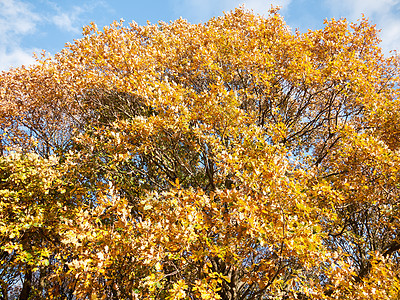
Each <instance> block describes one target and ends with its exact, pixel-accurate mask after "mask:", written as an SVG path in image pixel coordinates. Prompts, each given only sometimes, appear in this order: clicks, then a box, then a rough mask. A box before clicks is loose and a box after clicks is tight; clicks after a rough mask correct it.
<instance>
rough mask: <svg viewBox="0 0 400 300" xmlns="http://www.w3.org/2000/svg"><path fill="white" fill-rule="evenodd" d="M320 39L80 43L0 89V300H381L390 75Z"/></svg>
mask: <svg viewBox="0 0 400 300" xmlns="http://www.w3.org/2000/svg"><path fill="white" fill-rule="evenodd" d="M324 24H325V26H324V28H323V29H321V30H315V31H308V32H307V33H300V32H298V31H295V32H292V31H291V30H290V29H289V28H288V26H287V25H286V24H285V23H284V21H283V19H282V17H281V16H280V15H279V14H278V11H277V10H275V9H272V10H271V11H270V13H269V15H268V17H266V18H265V17H262V16H258V15H255V14H253V13H252V12H250V11H246V10H244V9H236V10H235V11H232V12H229V13H227V14H224V16H222V17H218V18H213V19H211V20H210V21H208V22H207V23H204V24H195V25H193V24H190V23H188V22H187V21H185V20H183V19H179V20H177V21H175V22H171V23H169V24H167V23H162V22H160V23H159V24H156V25H147V26H138V25H137V24H135V23H131V24H130V25H129V26H124V25H123V24H122V22H121V23H117V22H115V23H113V24H111V25H110V26H109V27H104V28H103V30H99V29H98V28H97V27H96V25H94V24H91V25H90V26H87V27H85V28H84V32H83V37H82V38H81V39H80V40H76V41H75V42H74V43H73V44H68V45H67V46H66V47H65V48H64V49H63V50H62V51H61V52H60V53H58V54H56V55H55V56H54V57H52V58H45V57H44V58H42V59H39V60H38V63H37V64H36V65H35V66H31V67H21V68H17V69H12V70H9V71H7V72H3V73H2V75H1V77H0V82H1V88H0V97H1V98H0V99H1V100H0V101H1V104H2V105H1V108H0V124H1V127H0V129H1V131H2V139H1V146H2V157H1V158H0V169H1V175H0V180H1V182H0V215H1V219H0V227H1V229H2V230H1V231H0V232H1V233H0V243H1V244H0V246H1V252H0V261H1V266H0V286H1V290H0V291H1V293H2V294H1V296H2V297H3V298H4V299H7V297H9V298H11V295H12V291H13V290H15V291H16V294H17V296H16V298H19V299H29V297H30V298H31V299H32V298H35V299H40V298H44V299H51V298H54V299H150V298H151V299H224V300H225V299H227V300H228V299H229V300H236V299H346V298H352V299H371V298H372V299H397V298H398V297H399V296H400V279H399V275H398V274H399V263H400V262H399V253H398V250H400V240H399V210H400V207H399V204H398V203H399V201H398V199H399V188H400V187H399V185H398V182H399V175H400V173H399V172H400V169H399V168H400V164H399V162H400V161H399V160H400V156H399V150H398V148H399V146H400V123H399V120H400V115H399V114H400V113H399V112H400V102H399V59H398V57H397V55H392V56H388V57H386V56H385V55H384V54H383V53H382V50H381V49H380V48H379V38H378V31H377V30H376V29H375V26H373V25H371V24H370V23H369V22H368V20H366V19H361V20H359V21H358V22H357V23H348V22H347V21H346V20H344V19H341V20H334V19H332V20H330V21H326V22H325V23H324Z"/></svg>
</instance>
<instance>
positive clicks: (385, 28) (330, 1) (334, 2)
mask: <svg viewBox="0 0 400 300" xmlns="http://www.w3.org/2000/svg"><path fill="white" fill-rule="evenodd" d="M325 2H326V4H327V5H328V6H329V8H330V9H331V10H332V12H333V13H335V14H340V15H341V16H343V17H347V18H348V19H349V20H351V21H355V20H357V19H359V18H361V16H362V14H364V15H365V16H366V17H368V18H369V20H370V21H371V22H372V23H375V24H377V28H378V29H381V30H382V31H381V33H380V38H381V39H382V44H381V46H382V48H383V49H384V51H385V52H389V51H390V50H398V51H400V19H399V14H400V0H353V1H349V0H325Z"/></svg>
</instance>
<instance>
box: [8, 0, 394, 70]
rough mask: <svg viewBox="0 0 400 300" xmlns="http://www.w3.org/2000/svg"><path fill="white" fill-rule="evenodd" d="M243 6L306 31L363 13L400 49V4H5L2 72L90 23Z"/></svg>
mask: <svg viewBox="0 0 400 300" xmlns="http://www.w3.org/2000/svg"><path fill="white" fill-rule="evenodd" d="M241 4H244V6H245V7H246V8H249V9H253V10H254V11H255V12H256V13H259V14H264V15H266V14H267V12H268V9H269V7H270V6H271V4H273V5H279V6H281V8H282V9H281V14H282V15H283V16H284V18H285V20H286V23H287V24H288V25H289V26H290V27H291V28H292V29H295V28H299V29H300V31H302V32H303V31H306V30H307V29H319V28H322V27H323V20H324V19H326V18H328V19H330V18H332V17H335V18H341V17H345V18H347V19H348V20H349V21H356V20H357V19H359V18H360V17H361V15H362V14H363V13H364V14H365V16H367V17H368V18H369V19H370V21H371V22H372V23H374V24H377V27H378V28H380V29H382V32H381V35H380V36H381V39H382V40H383V42H382V44H381V46H382V48H383V49H384V50H385V53H389V51H390V50H400V0H272V1H271V0H269V1H268V0H247V1H246V0H130V1H129V0H113V1H111V0H108V1H106V0H97V1H96V0H68V1H67V0H0V70H6V69H8V68H10V67H18V66H20V65H22V64H30V63H32V62H33V61H34V60H33V58H32V53H33V52H36V53H40V52H41V50H42V49H44V50H46V51H47V52H49V53H50V54H54V53H56V52H58V51H60V50H61V49H62V48H63V46H64V44H65V43H67V42H73V40H74V39H78V38H80V36H81V28H82V26H84V25H87V24H89V22H91V21H93V22H95V23H96V24H97V25H98V26H99V27H102V26H105V25H109V24H110V23H112V21H113V20H120V19H121V18H122V19H124V20H125V22H126V24H128V23H129V22H131V21H132V20H134V21H135V22H136V23H138V24H139V25H145V24H146V22H147V21H150V22H151V23H156V22H157V21H159V20H162V21H165V22H169V21H173V20H175V19H177V18H179V17H183V18H185V19H187V20H189V22H192V23H198V22H204V21H207V20H208V19H209V18H211V17H213V16H218V15H221V14H222V12H223V11H229V10H231V9H233V8H235V7H238V6H240V5H241Z"/></svg>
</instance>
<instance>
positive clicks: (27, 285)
mask: <svg viewBox="0 0 400 300" xmlns="http://www.w3.org/2000/svg"><path fill="white" fill-rule="evenodd" d="M31 289H32V270H26V272H25V278H24V284H23V286H22V291H21V294H20V295H19V300H28V298H29V294H30V293H31Z"/></svg>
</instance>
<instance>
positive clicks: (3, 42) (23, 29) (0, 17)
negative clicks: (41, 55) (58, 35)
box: [0, 0, 41, 70]
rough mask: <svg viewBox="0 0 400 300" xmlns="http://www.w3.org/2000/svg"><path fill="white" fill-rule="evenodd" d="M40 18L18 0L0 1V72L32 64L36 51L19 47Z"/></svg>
mask: <svg viewBox="0 0 400 300" xmlns="http://www.w3.org/2000/svg"><path fill="white" fill-rule="evenodd" d="M40 21H41V18H40V16H39V15H38V14H36V13H34V12H32V9H31V6H29V5H28V4H26V3H23V2H21V1H18V0H0V36H1V39H0V70H1V69H3V70H4V69H8V68H10V67H17V66H19V65H22V64H31V63H33V62H34V59H33V57H32V53H33V52H34V51H36V50H37V49H24V48H23V47H21V46H20V44H21V39H22V38H23V36H24V35H27V34H32V33H34V32H35V30H36V27H37V24H38V22H40Z"/></svg>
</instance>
